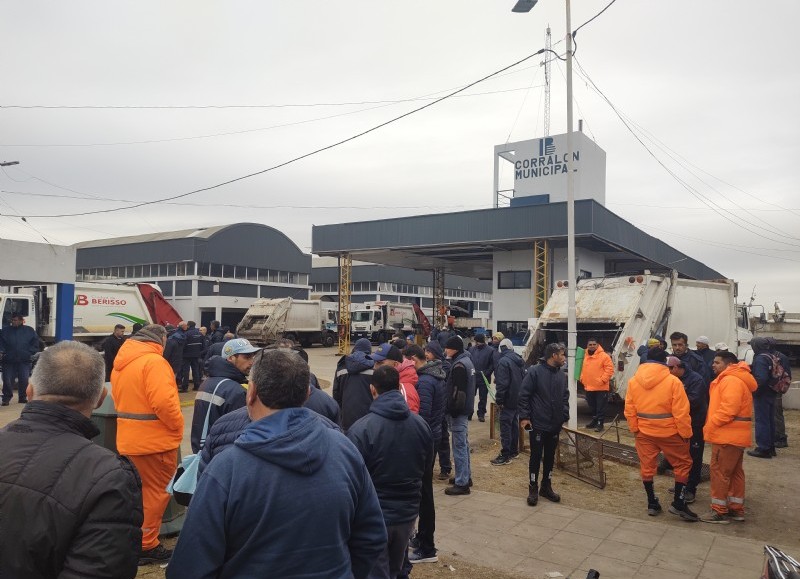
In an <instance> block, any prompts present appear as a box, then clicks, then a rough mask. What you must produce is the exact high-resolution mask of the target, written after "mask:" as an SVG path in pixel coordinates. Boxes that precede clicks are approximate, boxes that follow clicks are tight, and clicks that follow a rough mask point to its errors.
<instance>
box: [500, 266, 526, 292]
mask: <svg viewBox="0 0 800 579" xmlns="http://www.w3.org/2000/svg"><path fill="white" fill-rule="evenodd" d="M530 287H531V272H530V270H525V271H499V272H497V289H530Z"/></svg>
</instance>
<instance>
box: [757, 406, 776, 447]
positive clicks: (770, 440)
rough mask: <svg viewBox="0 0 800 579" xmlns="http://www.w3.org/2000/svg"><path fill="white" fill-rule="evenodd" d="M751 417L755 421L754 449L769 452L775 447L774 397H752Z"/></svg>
mask: <svg viewBox="0 0 800 579" xmlns="http://www.w3.org/2000/svg"><path fill="white" fill-rule="evenodd" d="M753 415H754V418H755V419H756V447H757V448H758V449H759V450H763V451H767V452H768V451H770V450H772V447H773V446H775V397H774V396H770V395H767V396H758V397H755V396H754V397H753Z"/></svg>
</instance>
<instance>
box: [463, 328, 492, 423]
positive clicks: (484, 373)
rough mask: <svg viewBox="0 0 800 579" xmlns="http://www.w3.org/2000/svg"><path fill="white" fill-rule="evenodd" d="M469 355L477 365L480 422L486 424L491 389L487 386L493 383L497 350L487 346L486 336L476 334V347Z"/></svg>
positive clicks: (471, 349) (476, 379)
mask: <svg viewBox="0 0 800 579" xmlns="http://www.w3.org/2000/svg"><path fill="white" fill-rule="evenodd" d="M469 355H470V357H471V358H472V363H473V364H475V383H476V385H477V387H478V420H480V421H481V422H485V421H486V418H485V417H486V400H487V397H488V394H489V387H488V386H487V385H486V384H487V383H491V381H492V372H493V371H494V364H493V360H494V355H495V349H494V348H492V347H491V346H487V345H486V336H485V335H484V334H475V345H474V346H473V347H472V348H470V349H469ZM484 378H485V380H484Z"/></svg>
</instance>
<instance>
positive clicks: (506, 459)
mask: <svg viewBox="0 0 800 579" xmlns="http://www.w3.org/2000/svg"><path fill="white" fill-rule="evenodd" d="M498 351H499V352H500V360H499V361H498V363H497V367H496V368H495V373H494V383H495V386H496V388H497V390H496V393H495V402H496V403H497V407H498V408H499V409H500V454H498V455H497V458H495V459H494V460H492V461H490V462H491V463H492V464H493V465H494V466H503V465H506V464H509V463H510V462H511V460H512V459H514V458H517V456H519V415H518V414H517V403H518V401H519V391H520V389H521V388H522V377H523V376H524V375H525V363H524V362H523V361H522V356H520V355H519V354H517V353H516V352H515V351H514V344H512V343H511V340H509V339H508V338H504V339H503V341H502V342H500V346H499V348H498Z"/></svg>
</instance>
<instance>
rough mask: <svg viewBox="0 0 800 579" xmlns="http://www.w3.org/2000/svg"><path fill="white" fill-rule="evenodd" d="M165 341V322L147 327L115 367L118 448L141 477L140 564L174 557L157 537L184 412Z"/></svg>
mask: <svg viewBox="0 0 800 579" xmlns="http://www.w3.org/2000/svg"><path fill="white" fill-rule="evenodd" d="M166 341H167V331H166V330H165V329H164V327H163V326H159V325H156V324H152V325H149V326H145V327H144V328H142V329H141V330H139V331H138V332H137V333H136V334H134V335H133V336H131V338H129V339H128V340H126V341H125V343H124V344H122V347H120V349H119V353H118V354H117V357H116V359H115V360H114V370H113V371H112V372H111V384H112V390H111V396H112V397H113V398H114V405H115V407H116V409H117V451H118V452H119V453H120V454H121V455H123V456H127V457H128V458H129V459H131V461H132V462H133V464H134V465H135V466H136V470H138V471H139V476H140V477H141V478H142V501H143V503H144V522H143V524H142V553H141V555H140V556H139V565H145V564H148V563H155V562H159V561H168V560H169V558H170V557H171V556H172V551H171V550H169V549H166V548H164V546H163V545H162V544H161V543H160V542H159V541H158V532H159V529H160V528H161V518H162V517H163V516H164V509H166V507H167V503H169V495H168V494H167V492H166V490H165V489H166V488H167V484H169V482H170V480H172V477H173V476H174V475H175V471H176V468H177V463H178V447H179V446H180V444H181V439H182V438H183V414H182V413H181V403H180V399H179V398H178V390H177V388H176V387H175V375H174V373H173V372H172V368H171V367H170V365H169V362H167V361H166V360H165V359H164V357H163V352H164V344H165V343H166Z"/></svg>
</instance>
